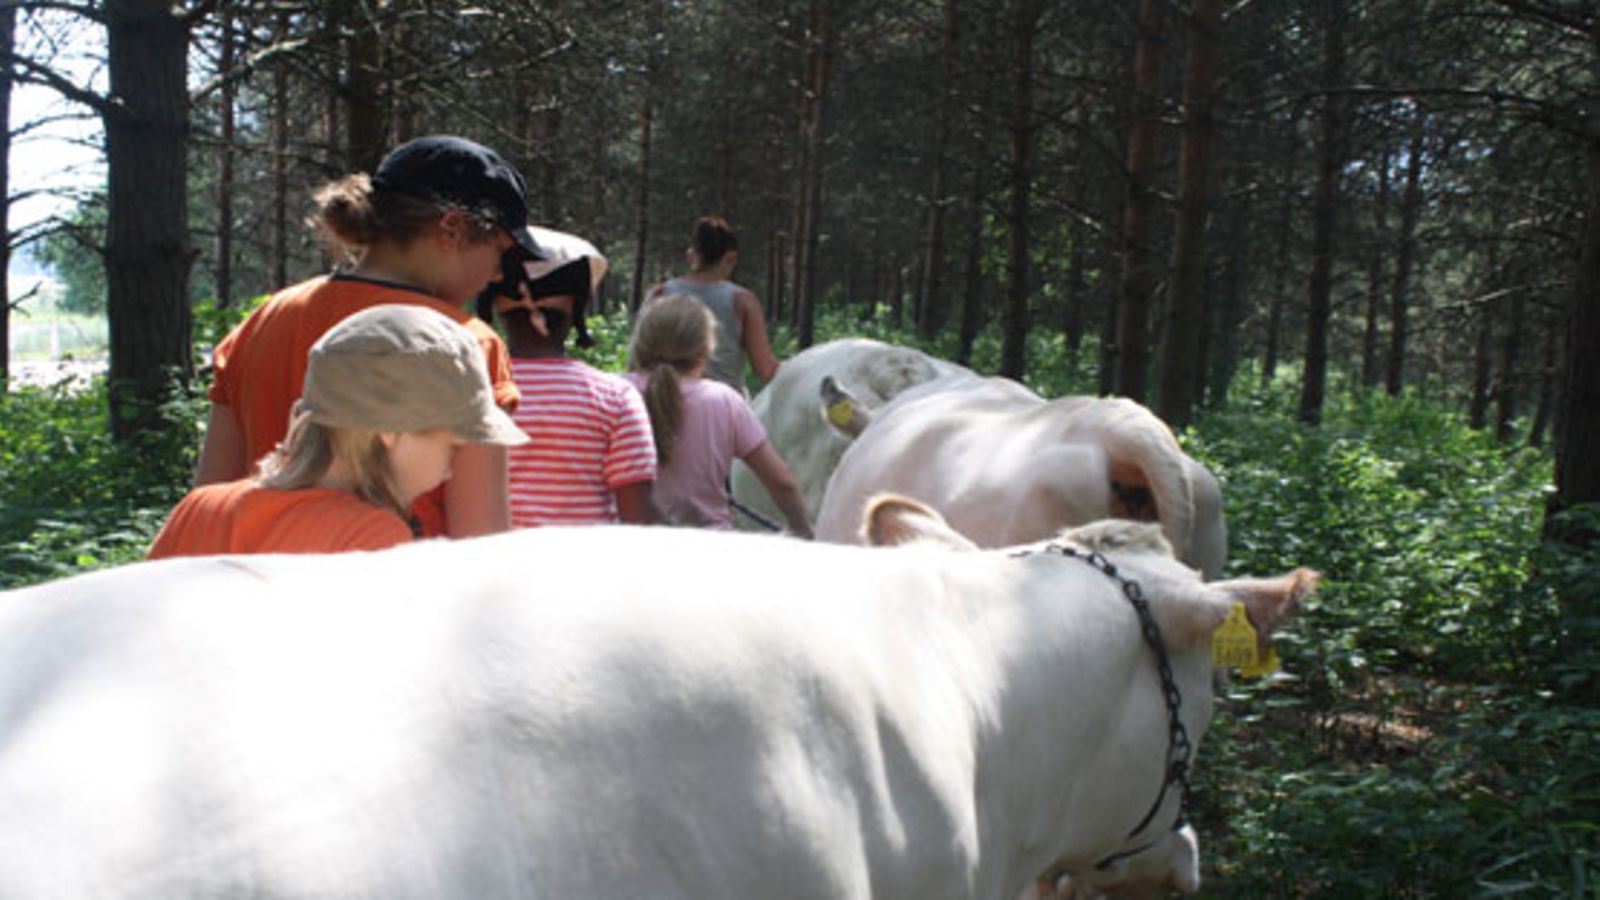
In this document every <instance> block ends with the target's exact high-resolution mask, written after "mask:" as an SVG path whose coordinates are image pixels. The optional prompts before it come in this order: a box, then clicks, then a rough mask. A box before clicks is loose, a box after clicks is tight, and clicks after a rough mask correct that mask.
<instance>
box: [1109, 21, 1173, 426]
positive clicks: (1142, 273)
mask: <svg viewBox="0 0 1600 900" xmlns="http://www.w3.org/2000/svg"><path fill="white" fill-rule="evenodd" d="M1161 5H1162V4H1161V2H1160V0H1139V39H1138V47H1137V49H1136V51H1135V53H1134V64H1133V89H1134V123H1133V127H1132V129H1131V130H1130V131H1129V133H1128V197H1127V201H1126V206H1125V207H1124V209H1123V218H1122V301H1121V303H1120V304H1119V305H1118V310H1117V344H1116V367H1115V371H1116V384H1115V386H1114V387H1115V390H1116V392H1117V393H1119V394H1121V395H1123V396H1124V397H1128V398H1130V399H1133V400H1139V401H1143V400H1144V396H1145V380H1146V371H1145V370H1146V369H1147V368H1148V366H1149V360H1150V348H1149V343H1150V302H1151V295H1152V293H1153V292H1154V288H1155V273H1154V271H1153V270H1152V267H1151V259H1152V251H1151V230H1152V228H1153V226H1154V224H1155V223H1154V219H1155V202H1156V197H1155V168H1156V138H1157V127H1158V125H1159V122H1158V116H1159V112H1160V110H1159V93H1158V92H1159V91H1160V89H1161V46H1162V43H1163V41H1164V36H1163V35H1162V21H1161Z"/></svg>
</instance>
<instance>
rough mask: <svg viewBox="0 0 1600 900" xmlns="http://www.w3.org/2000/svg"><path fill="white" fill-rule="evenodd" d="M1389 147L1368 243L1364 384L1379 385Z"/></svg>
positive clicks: (1380, 170) (1385, 148) (1380, 172)
mask: <svg viewBox="0 0 1600 900" xmlns="http://www.w3.org/2000/svg"><path fill="white" fill-rule="evenodd" d="M1392 162H1393V160H1392V159H1391V158H1390V154H1389V145H1388V144H1387V143H1385V144H1384V145H1383V155H1382V156H1381V157H1380V158H1379V160H1378V199H1377V203H1376V204H1375V205H1374V207H1373V210H1372V237H1371V239H1370V240H1369V241H1368V242H1367V243H1368V245H1369V246H1368V248H1367V305H1366V310H1365V312H1364V313H1363V316H1362V321H1363V328H1362V331H1361V384H1362V386H1363V387H1366V388H1368V389H1371V388H1375V387H1377V386H1378V318H1379V313H1380V310H1381V309H1382V306H1383V259H1384V251H1385V250H1386V249H1387V244H1386V243H1385V242H1384V240H1383V232H1384V230H1385V229H1387V228H1388V226H1389V193H1390V191H1389V166H1390V165H1391V164H1392Z"/></svg>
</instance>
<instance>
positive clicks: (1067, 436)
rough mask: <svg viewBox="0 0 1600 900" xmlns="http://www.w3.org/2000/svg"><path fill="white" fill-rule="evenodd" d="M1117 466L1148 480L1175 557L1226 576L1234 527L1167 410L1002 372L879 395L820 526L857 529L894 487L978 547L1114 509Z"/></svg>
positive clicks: (830, 532)
mask: <svg viewBox="0 0 1600 900" xmlns="http://www.w3.org/2000/svg"><path fill="white" fill-rule="evenodd" d="M1119 470H1121V471H1124V472H1127V471H1130V470H1136V471H1137V473H1138V474H1139V475H1140V476H1142V478H1143V479H1144V480H1146V481H1147V482H1148V484H1149V486H1150V489H1151V492H1152V493H1153V495H1154V497H1155V500H1156V505H1157V508H1158V509H1159V510H1160V515H1161V522H1162V527H1163V528H1164V529H1165V530H1166V533H1167V536H1168V537H1169V538H1170V539H1171V540H1172V543H1173V545H1174V546H1175V547H1176V548H1177V549H1178V556H1179V558H1180V559H1182V560H1184V561H1185V562H1187V563H1189V564H1190V565H1193V566H1195V567H1197V568H1199V569H1201V570H1202V571H1203V572H1204V573H1205V575H1206V577H1208V578H1215V577H1217V576H1219V575H1220V574H1221V572H1222V567H1223V563H1224V561H1225V556H1226V549H1227V546H1226V545H1227V531H1226V527H1225V526H1224V524H1223V518H1222V498H1221V494H1220V491H1219V489H1218V487H1217V482H1216V479H1215V478H1214V477H1212V475H1211V473H1210V472H1208V471H1206V469H1205V467H1204V466H1201V465H1200V464H1199V463H1197V462H1195V461H1194V460H1193V459H1191V458H1190V457H1189V456H1188V455H1186V454H1185V453H1184V452H1183V450H1182V449H1181V448H1180V447H1179V446H1178V443H1177V441H1176V440H1175V439H1174V438H1173V436H1172V432H1171V430H1170V429H1168V428H1167V426H1166V425H1165V424H1164V423H1163V422H1162V421H1161V420H1160V419H1159V418H1157V417H1156V416H1155V415H1154V414H1153V413H1151V412H1150V411H1149V410H1148V409H1146V408H1145V407H1143V406H1141V405H1139V404H1137V403H1134V402H1133V401H1131V400H1126V399H1120V398H1112V399H1102V398H1096V397H1079V396H1075V397H1062V398H1059V399H1056V400H1050V401H1046V400H1044V399H1042V398H1041V397H1039V396H1038V395H1037V394H1035V393H1033V392H1032V391H1030V390H1028V389H1027V388H1025V387H1023V386H1022V385H1020V384H1017V383H1016V382H1014V381H1010V380H1007V379H1002V378H976V377H970V376H965V377H964V376H960V375H956V376H950V377H944V378H939V379H935V380H933V381H929V382H925V383H923V384H921V385H918V386H917V387H915V388H912V389H910V390H907V391H904V392H902V393H901V394H899V395H898V396H896V397H895V398H893V399H892V400H890V401H888V402H887V403H884V404H883V405H881V406H879V407H878V408H877V409H876V410H875V411H874V413H873V418H872V424H871V425H869V426H868V427H867V428H866V429H865V430H864V431H863V432H862V433H861V434H860V436H859V437H857V438H856V439H855V441H854V442H853V443H852V444H851V445H850V446H849V447H848V449H846V450H845V451H844V453H843V454H841V456H840V458H839V461H838V463H837V465H836V466H835V468H834V472H833V474H832V476H831V477H830V479H829V482H828V485H827V489H826V492H825V493H824V495H823V502H822V506H821V507H820V509H819V510H818V513H817V518H816V534H817V537H818V538H819V539H821V540H827V541H849V540H852V539H854V538H855V537H856V529H857V524H858V523H859V522H860V520H861V514H862V510H863V509H864V508H865V506H866V504H867V501H868V500H869V498H871V497H872V496H873V495H874V494H876V493H878V492H880V491H895V492H898V493H902V494H906V495H908V496H911V497H915V498H917V499H918V500H921V501H923V502H925V503H928V504H929V505H931V506H933V507H936V508H937V509H939V510H941V511H942V512H943V513H944V514H945V515H946V517H948V518H949V520H950V524H951V525H952V526H953V527H954V528H955V529H956V530H957V531H959V532H961V533H962V534H964V535H967V536H968V537H970V538H971V539H972V540H974V541H976V542H977V543H978V544H979V545H980V546H985V547H1001V546H1006V545H1009V544H1017V543H1022V542H1026V541H1031V540H1038V539H1041V538H1044V537H1047V536H1049V535H1051V534H1054V533H1055V532H1056V531H1057V530H1059V529H1061V528H1063V527H1065V526H1068V525H1076V524H1082V523H1084V522H1089V521H1093V520H1095V519H1099V518H1102V517H1105V516H1107V515H1110V514H1111V513H1112V509H1113V506H1112V494H1111V487H1110V480H1111V477H1112V476H1113V475H1116V474H1117V473H1118V472H1119Z"/></svg>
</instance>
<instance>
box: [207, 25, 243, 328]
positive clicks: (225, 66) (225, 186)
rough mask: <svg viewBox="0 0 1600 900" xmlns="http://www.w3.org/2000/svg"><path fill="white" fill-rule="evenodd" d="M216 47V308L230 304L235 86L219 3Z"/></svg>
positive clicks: (228, 28) (228, 30)
mask: <svg viewBox="0 0 1600 900" xmlns="http://www.w3.org/2000/svg"><path fill="white" fill-rule="evenodd" d="M219 15H220V16H221V22H220V28H219V29H218V31H219V37H218V48H217V70H218V72H220V73H221V74H222V76H223V82H222V90H221V91H219V92H218V98H217V105H218V109H217V246H216V254H217V258H216V268H215V270H214V271H213V275H212V278H213V280H214V281H215V282H216V284H215V290H216V303H217V308H218V309H227V308H228V307H230V306H232V305H233V157H234V130H235V129H234V119H235V115H234V114H235V93H236V88H235V85H236V84H237V82H235V81H234V79H233V78H231V77H229V75H230V73H231V72H232V71H233V57H234V53H233V7H231V6H229V5H228V4H223V5H222V7H221V9H220V11H219Z"/></svg>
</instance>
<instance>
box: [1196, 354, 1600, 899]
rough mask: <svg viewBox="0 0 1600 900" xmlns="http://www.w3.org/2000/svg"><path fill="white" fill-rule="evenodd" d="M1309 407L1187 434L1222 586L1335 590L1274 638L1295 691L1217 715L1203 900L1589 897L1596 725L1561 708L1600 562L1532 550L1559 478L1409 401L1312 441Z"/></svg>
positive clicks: (1585, 661)
mask: <svg viewBox="0 0 1600 900" xmlns="http://www.w3.org/2000/svg"><path fill="white" fill-rule="evenodd" d="M1295 399H1296V398H1295V396H1294V392H1293V390H1292V389H1291V388H1290V387H1288V386H1287V385H1284V386H1281V388H1280V387H1279V386H1275V387H1274V391H1272V392H1268V393H1265V394H1258V395H1255V396H1250V397H1247V398H1243V399H1239V400H1236V401H1235V402H1234V403H1233V404H1232V405H1231V406H1230V407H1229V408H1227V409H1225V410H1222V411H1220V412H1217V413H1215V414H1213V415H1210V416H1208V417H1206V418H1204V419H1202V420H1201V421H1200V422H1199V423H1198V424H1197V426H1196V427H1195V428H1194V429H1192V430H1191V431H1190V432H1189V433H1188V434H1186V435H1185V436H1184V438H1185V442H1186V444H1187V445H1188V448H1189V450H1190V452H1191V453H1193V454H1194V455H1195V456H1196V457H1197V458H1199V459H1201V460H1202V461H1203V462H1205V463H1206V464H1207V465H1208V466H1209V467H1210V468H1211V469H1212V470H1213V471H1214V472H1215V473H1216V474H1217V476H1218V477H1219V478H1220V479H1221V480H1222V482H1223V485H1224V496H1225V498H1226V503H1227V516H1228V527H1229V559H1230V568H1231V569H1232V570H1233V571H1236V572H1239V573H1252V574H1261V573H1270V572H1276V571H1282V570H1284V569H1287V568H1289V567H1291V566H1294V565H1310V566H1313V567H1315V568H1318V569H1319V570H1321V571H1322V572H1323V574H1324V578H1325V580H1324V583H1323V589H1322V591H1321V593H1320V594H1319V595H1318V596H1317V597H1316V598H1315V599H1314V602H1311V603H1309V604H1308V606H1307V608H1306V609H1305V610H1304V611H1303V612H1302V614H1301V616H1300V617H1299V619H1298V620H1297V621H1296V623H1295V624H1294V625H1293V627H1292V628H1291V629H1290V631H1289V633H1288V634H1285V635H1282V636H1280V638H1279V639H1278V645H1279V651H1280V654H1281V655H1282V657H1283V666H1284V671H1285V672H1286V673H1288V676H1287V677H1286V678H1284V679H1282V680H1280V681H1277V682H1273V683H1269V684H1241V685H1238V686H1236V687H1235V688H1234V689H1233V691H1232V692H1231V693H1230V694H1229V695H1228V696H1227V697H1226V698H1225V699H1224V700H1223V701H1222V703H1221V704H1220V705H1219V711H1218V714H1217V716H1216V718H1215V720H1214V723H1213V730H1212V733H1211V734H1210V735H1209V736H1208V738H1207V741H1206V749H1205V751H1204V753H1203V756H1204V759H1203V761H1202V762H1201V764H1200V767H1199V773H1198V776H1197V794H1196V798H1195V800H1196V802H1195V803H1194V809H1193V811H1192V812H1193V815H1194V817H1195V818H1196V819H1197V820H1198V821H1199V822H1200V823H1201V824H1200V826H1199V827H1200V830H1201V832H1202V834H1203V835H1205V836H1206V837H1207V845H1206V848H1205V857H1206V859H1207V862H1208V864H1210V865H1212V866H1214V867H1215V871H1214V872H1213V873H1211V876H1210V883H1209V885H1208V886H1207V888H1206V893H1207V894H1208V895H1210V896H1218V897H1224V896H1225V897H1282V896H1329V897H1346V896H1348V897H1357V896H1413V897H1423V896H1428V897H1432V896H1470V895H1488V896H1499V895H1503V894H1511V893H1528V894H1532V895H1535V896H1586V895H1587V894H1586V893H1585V891H1586V890H1593V888H1592V885H1594V884H1595V883H1596V880H1595V879H1596V878H1597V877H1600V851H1597V836H1600V803H1597V802H1596V801H1597V799H1600V789H1597V788H1596V785H1600V711H1597V710H1596V709H1595V708H1594V707H1593V706H1592V703H1593V696H1592V694H1591V695H1584V694H1578V693H1576V692H1574V691H1572V690H1570V688H1571V686H1572V685H1574V684H1577V683H1586V682H1585V681H1584V680H1585V679H1587V678H1589V677H1592V675H1593V672H1594V656H1593V653H1592V651H1591V652H1590V654H1589V655H1588V656H1587V658H1578V659H1574V658H1573V657H1572V656H1571V654H1570V652H1569V651H1568V650H1565V649H1564V648H1571V647H1573V646H1575V643H1574V642H1573V641H1571V640H1570V637H1569V636H1568V634H1567V632H1568V631H1569V630H1570V629H1571V628H1572V627H1573V624H1572V623H1571V622H1570V621H1569V620H1568V618H1567V617H1565V616H1564V615H1563V609H1564V604H1563V598H1564V597H1568V596H1571V595H1569V594H1567V593H1566V591H1567V590H1569V589H1571V587H1570V586H1571V585H1572V584H1575V583H1578V582H1582V581H1585V580H1587V583H1588V584H1589V585H1590V586H1592V585H1593V584H1594V579H1596V578H1600V559H1597V558H1596V556H1595V555H1594V554H1593V553H1590V554H1575V553H1574V552H1572V551H1567V555H1566V556H1563V557H1561V558H1560V559H1559V560H1552V559H1551V558H1550V554H1551V553H1553V552H1556V551H1552V550H1550V549H1548V548H1546V547H1545V546H1544V545H1542V544H1540V542H1539V523H1540V519H1541V515H1540V514H1541V511H1542V509H1543V503H1544V497H1545V490H1546V486H1547V484H1548V482H1549V478H1550V461H1549V459H1548V457H1546V456H1544V455H1543V454H1540V453H1537V452H1533V451H1530V450H1527V449H1523V448H1516V447H1503V446H1500V445H1497V444H1495V443H1494V442H1493V441H1492V440H1491V439H1490V438H1489V437H1488V436H1486V435H1484V434H1481V433H1478V432H1475V431H1472V430H1471V429H1469V428H1467V427H1466V426H1465V425H1464V423H1463V422H1462V420H1461V418H1460V417H1459V416H1457V415H1455V414H1453V413H1450V412H1447V411H1444V410H1441V409H1440V408H1438V407H1436V406H1433V405H1431V404H1428V403H1425V402H1423V401H1420V400H1418V399H1417V398H1415V397H1412V396H1403V397H1401V398H1398V399H1395V398H1389V397H1387V396H1384V395H1374V394H1360V395H1353V396H1345V397H1342V398H1341V397H1336V398H1332V399H1330V402H1329V406H1328V409H1327V412H1326V415H1325V420H1324V423H1323V425H1322V427H1321V428H1320V429H1315V430H1313V429H1308V428H1305V427H1303V426H1301V425H1299V424H1297V423H1296V422H1295V421H1294V418H1293V410H1294V408H1295ZM1552 572H1561V573H1565V575H1566V578H1567V581H1566V583H1565V584H1563V583H1561V582H1560V581H1559V580H1558V579H1552V578H1550V577H1548V575H1549V573H1552ZM1584 646H1592V643H1590V644H1587V645H1584ZM1564 697H1565V698H1578V701H1579V702H1574V701H1573V700H1571V699H1563V698H1564ZM1585 698H1586V699H1585ZM1585 703H1587V704H1590V705H1584V704H1585ZM1585 885H1590V886H1591V887H1589V888H1587V889H1586V888H1585V887H1584V886H1585Z"/></svg>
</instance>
